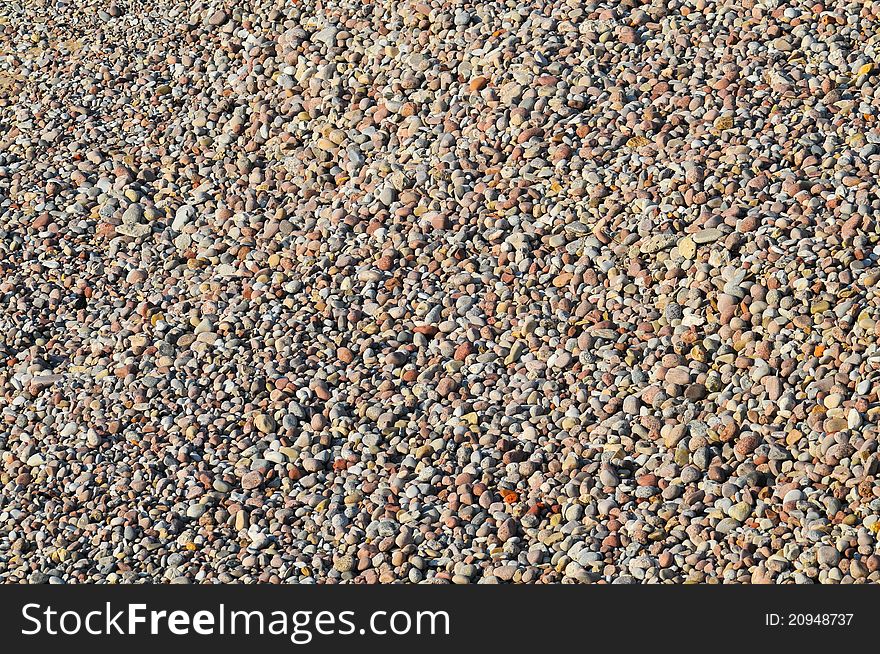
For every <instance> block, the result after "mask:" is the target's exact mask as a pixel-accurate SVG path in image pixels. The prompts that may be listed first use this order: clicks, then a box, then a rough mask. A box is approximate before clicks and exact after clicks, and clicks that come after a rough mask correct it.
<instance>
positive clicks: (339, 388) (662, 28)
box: [0, 0, 880, 584]
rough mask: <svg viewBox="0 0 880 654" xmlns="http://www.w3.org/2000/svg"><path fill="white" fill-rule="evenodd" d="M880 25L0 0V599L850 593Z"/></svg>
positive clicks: (702, 16) (701, 12) (863, 558)
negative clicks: (719, 586) (700, 588)
mask: <svg viewBox="0 0 880 654" xmlns="http://www.w3.org/2000/svg"><path fill="white" fill-rule="evenodd" d="M878 24H880V3H878V2H871V1H864V2H853V3H847V2H841V1H830V0H829V1H828V2H825V3H824V4H823V3H821V2H818V3H815V2H811V1H801V2H797V1H792V2H783V1H781V0H735V1H734V0H730V1H719V2H710V1H708V0H651V1H650V2H645V1H641V0H619V1H614V2H597V1H596V0H546V1H543V0H542V1H541V2H537V1H535V2H531V1H525V0H507V1H482V0H481V1H480V2H467V1H464V0H420V1H418V0H395V1H393V2H391V1H389V2H383V1H381V0H373V1H361V0H328V1H327V2H316V1H314V0H300V1H299V2H294V1H285V2H282V1H281V0H277V1H271V2H270V1H269V0H253V1H248V2H244V1H239V2H236V1H232V0H229V1H216V2H191V1H183V0H154V1H151V2H140V1H137V2H135V1H134V0H131V1H123V0H116V1H115V2H110V1H107V0H77V1H72V0H71V1H67V0H62V1H56V0H52V1H51V2H50V1H46V0H27V1H26V2H23V1H19V2H15V1H9V0H5V1H3V2H2V3H0V270H2V272H0V579H2V581H5V582H29V583H45V582H48V583H76V582H107V583H119V582H143V581H158V582H172V583H202V582H204V583H216V582H241V583H256V582H273V583H279V582H284V583H340V582H355V583H375V582H408V583H409V582H411V583H419V582H421V583H424V582H427V583H457V584H458V583H462V584H463V583H506V582H514V583H550V582H565V583H576V582H577V583H580V582H601V583H694V582H710V583H820V582H821V583H825V582H827V583H864V582H866V581H867V582H871V581H877V580H878V579H880V555H878V552H877V531H878V529H880V521H878V509H880V480H878V478H877V456H878V453H877V434H878V428H877V417H878V413H880V409H878V407H880V402H878V395H877V390H878V389H877V381H878V379H880V372H878V368H880V353H878V348H877V337H878V334H880V326H878V322H877V321H878V313H880V297H878V289H880V286H878V284H880V266H878V261H877V260H878V255H880V243H878V217H880V196H878V193H877V177H878V171H880V147H878V143H880V134H878V130H877V118H878V108H880V78H878V76H877V72H878V70H877V62H878V61H880V50H878V39H880V37H878V30H877V28H878Z"/></svg>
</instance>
